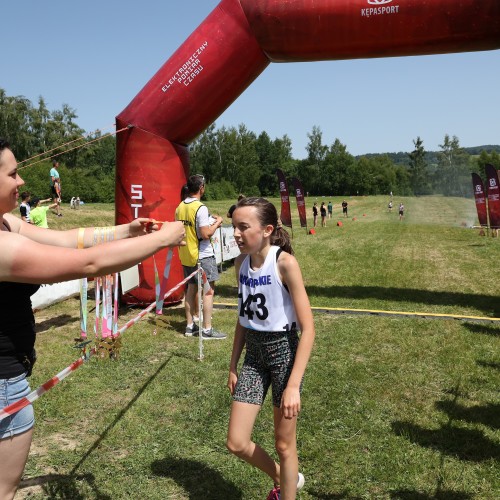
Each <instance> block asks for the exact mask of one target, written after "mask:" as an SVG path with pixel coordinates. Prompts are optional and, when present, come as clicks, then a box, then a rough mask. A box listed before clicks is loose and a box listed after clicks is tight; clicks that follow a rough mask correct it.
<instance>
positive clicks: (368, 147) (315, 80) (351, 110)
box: [0, 0, 500, 158]
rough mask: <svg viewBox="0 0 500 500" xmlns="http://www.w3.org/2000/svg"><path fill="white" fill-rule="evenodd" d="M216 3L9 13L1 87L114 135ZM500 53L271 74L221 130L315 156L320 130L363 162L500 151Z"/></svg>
mask: <svg viewBox="0 0 500 500" xmlns="http://www.w3.org/2000/svg"><path fill="white" fill-rule="evenodd" d="M218 3H219V2H218V1H217V0H182V1H178V0H170V1H165V0H163V1H160V0H142V1H141V2H137V1H134V2H133V1H131V0H120V1H118V0H104V1H102V0H101V1H97V0H87V1H85V2H82V1H77V0H73V1H71V2H68V1H63V0H51V1H48V2H41V1H35V0H15V1H9V2H4V5H2V28H1V30H0V40H1V44H2V47H3V48H4V50H3V63H2V71H1V73H0V87H1V88H3V89H4V90H5V91H6V92H7V94H8V95H11V96H13V95H23V96H25V97H27V98H28V99H30V100H31V101H32V102H33V103H34V104H36V101H37V99H38V96H40V95H41V96H43V97H44V98H45V100H46V102H47V106H48V108H49V109H50V110H55V109H61V107H62V104H63V103H66V104H68V105H69V106H71V107H72V108H74V109H75V110H76V113H77V115H78V119H77V123H78V124H79V125H80V126H81V127H82V128H84V129H85V130H87V131H91V130H95V129H98V128H106V127H107V128H109V127H111V126H112V125H113V124H114V118H115V116H116V115H117V114H118V113H120V112H121V111H122V110H123V109H124V108H125V106H126V105H127V104H128V103H129V102H130V101H131V100H132V99H133V97H134V96H135V95H136V94H137V93H138V92H139V91H140V90H141V89H142V87H143V86H144V85H145V84H146V83H147V82H148V80H149V79H150V78H151V77H152V76H153V75H154V74H155V73H156V71H157V70H158V69H159V68H160V66H161V65H162V64H163V63H164V62H165V61H166V60H167V59H169V58H170V56H171V55H172V54H173V53H174V52H175V50H176V49H177V48H178V47H179V46H180V45H181V44H182V43H183V42H184V40H185V39H186V38H187V37H188V36H189V35H190V34H191V32H192V31H194V30H195V29H196V28H197V27H198V25H199V24H200V23H201V22H202V21H203V19H205V17H206V16H207V15H208V14H209V13H210V12H211V11H212V10H213V9H214V8H215V7H216V5H217V4H218ZM499 63H500V51H498V50H497V51H490V52H476V53H464V54H449V55H440V56H421V57H407V58H387V59H367V60H351V61H329V62H317V63H289V64H271V65H270V66H269V67H268V68H267V69H266V70H265V71H264V73H263V74H262V75H261V76H260V77H259V78H258V79H257V80H256V81H255V82H254V83H253V84H252V85H251V86H250V87H249V88H248V89H247V90H246V91H245V92H244V93H243V94H242V95H241V96H240V97H239V98H238V99H237V100H236V101H235V102H234V103H233V104H232V106H230V108H229V109H228V110H226V112H225V113H224V114H223V115H221V117H219V118H218V119H217V121H216V124H217V126H218V127H220V126H222V125H225V126H237V125H238V124H239V123H244V124H245V125H246V126H247V127H248V128H249V129H250V130H252V131H254V132H255V133H257V134H259V133H260V132H261V131H262V130H266V131H267V132H268V133H269V135H270V136H271V138H275V137H281V136H283V135H284V134H287V135H288V136H289V137H290V138H291V139H292V143H293V153H294V156H295V157H296V158H303V157H305V155H306V150H305V147H306V145H307V142H308V139H307V134H308V133H310V132H311V130H312V127H313V126H314V125H317V126H319V127H320V128H321V130H322V132H323V142H324V143H326V144H331V143H332V142H333V141H334V140H335V139H336V138H338V139H340V141H341V142H342V143H344V144H345V145H346V146H347V149H348V151H349V152H350V153H352V154H354V155H359V154H364V153H381V152H396V151H411V150H412V148H413V140H414V139H416V137H417V136H420V137H421V138H422V139H423V141H424V147H425V148H426V149H427V150H436V149H438V148H439V144H441V143H442V142H443V138H444V135H445V134H449V135H450V136H452V135H456V136H457V137H458V138H459V139H460V144H461V145H462V146H478V145H483V144H500V119H499V111H500V93H499V92H498V86H499V83H498V82H499V81H500V64H499Z"/></svg>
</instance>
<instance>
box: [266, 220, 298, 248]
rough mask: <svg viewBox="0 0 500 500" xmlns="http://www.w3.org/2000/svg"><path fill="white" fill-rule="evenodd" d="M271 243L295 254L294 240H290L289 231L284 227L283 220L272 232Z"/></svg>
mask: <svg viewBox="0 0 500 500" xmlns="http://www.w3.org/2000/svg"><path fill="white" fill-rule="evenodd" d="M271 245H276V246H278V247H280V248H281V250H283V251H284V252H287V253H289V254H290V255H293V248H292V241H291V240H290V235H289V234H288V231H286V230H285V229H283V226H282V225H281V221H278V225H277V226H276V227H275V228H274V231H273V232H272V234H271Z"/></svg>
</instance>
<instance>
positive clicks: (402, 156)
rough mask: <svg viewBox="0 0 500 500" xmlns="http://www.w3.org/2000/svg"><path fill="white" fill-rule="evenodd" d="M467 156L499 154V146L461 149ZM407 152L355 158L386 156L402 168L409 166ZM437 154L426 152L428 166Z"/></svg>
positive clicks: (489, 145)
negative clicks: (483, 152)
mask: <svg viewBox="0 0 500 500" xmlns="http://www.w3.org/2000/svg"><path fill="white" fill-rule="evenodd" d="M463 149H464V150H465V151H466V152H467V153H468V154H470V155H473V156H474V155H480V154H481V151H487V152H488V153H491V152H492V151H496V152H497V153H500V145H493V144H488V145H485V146H472V147H470V148H463ZM410 152H411V151H408V152H406V153H405V152H403V151H399V152H398V153H368V154H365V155H358V156H356V158H361V157H363V156H364V157H366V158H372V157H376V156H388V157H389V158H390V159H391V160H392V162H393V163H394V164H395V165H403V166H406V167H407V166H409V157H408V153H410ZM438 154H439V151H426V158H427V162H428V163H429V165H437V163H438Z"/></svg>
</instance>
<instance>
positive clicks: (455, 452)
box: [391, 421, 500, 462]
mask: <svg viewBox="0 0 500 500" xmlns="http://www.w3.org/2000/svg"><path fill="white" fill-rule="evenodd" d="M391 427H392V430H393V432H394V434H396V435H397V436H402V437H404V438H406V439H408V441H410V442H412V443H415V444H418V445H420V446H424V447H425V448H432V449H434V450H437V451H439V452H441V453H443V454H445V455H450V456H454V457H458V458H459V459H460V460H467V461H470V462H482V461H485V460H490V459H492V458H493V459H496V460H498V459H499V458H500V446H499V445H498V444H496V443H495V442H494V441H492V440H491V439H488V438H487V437H486V436H485V435H484V434H483V433H482V432H481V431H478V430H471V429H460V428H457V427H454V426H451V425H447V426H445V427H441V428H440V429H435V430H434V429H425V428H424V427H421V426H419V425H416V424H413V423H411V422H404V421H395V422H392V423H391Z"/></svg>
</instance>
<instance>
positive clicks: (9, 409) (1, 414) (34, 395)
mask: <svg viewBox="0 0 500 500" xmlns="http://www.w3.org/2000/svg"><path fill="white" fill-rule="evenodd" d="M198 272H199V271H198V270H196V271H194V272H193V273H191V274H190V275H189V276H188V277H187V278H185V279H184V280H182V281H181V282H180V283H179V284H178V285H176V286H174V287H173V288H171V289H170V290H169V291H168V292H167V293H166V294H165V296H164V297H163V300H165V299H166V298H167V297H169V296H170V295H172V293H174V292H175V291H176V290H178V289H179V288H180V287H181V286H182V285H184V284H185V283H186V282H187V281H188V280H189V279H191V278H192V277H193V276H194V275H195V274H197V273H198ZM201 273H202V276H203V290H204V291H205V293H208V292H207V286H208V289H209V290H210V284H209V283H208V280H207V277H206V275H205V272H204V271H203V270H202V271H201ZM155 306H156V302H153V303H152V304H150V305H149V306H148V307H147V308H146V309H144V310H143V311H141V312H140V313H139V314H138V315H137V316H136V317H135V318H134V319H131V320H130V321H128V322H127V323H126V324H125V325H124V326H122V327H121V328H120V329H119V330H118V333H117V335H120V334H121V333H123V332H124V331H125V330H127V329H128V328H130V327H131V326H132V325H134V324H135V323H137V322H138V321H139V320H140V319H141V318H143V317H144V316H145V315H146V314H147V313H148V312H150V311H151V310H153V309H154V308H155ZM95 353H96V349H95V348H91V349H90V352H89V355H88V356H86V355H84V356H82V357H80V358H78V359H77V360H76V361H74V362H73V363H71V364H70V365H69V366H68V367H66V368H65V369H64V370H62V371H60V372H59V373H58V374H57V375H55V376H54V377H52V378H51V379H50V380H47V382H45V383H44V384H42V385H41V386H40V387H38V389H35V390H34V391H32V392H30V393H29V394H28V395H27V396H26V397H24V398H21V399H20V400H19V401H16V402H15V403H12V404H11V405H9V406H6V407H5V408H3V409H0V421H1V420H3V419H4V418H6V417H8V416H10V415H13V414H14V413H17V412H18V411H19V410H22V409H23V408H25V407H26V406H28V405H29V404H31V403H33V402H35V401H36V400H37V399H38V398H39V397H40V396H41V395H42V394H45V393H46V392H47V391H48V390H50V389H52V388H53V387H55V386H56V385H57V384H58V383H59V382H61V380H64V379H65V378H66V377H67V376H68V375H69V374H70V373H71V372H74V371H75V370H76V369H77V368H79V367H80V366H82V365H83V363H84V362H85V361H87V360H88V359H90V356H91V355H93V354H95Z"/></svg>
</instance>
